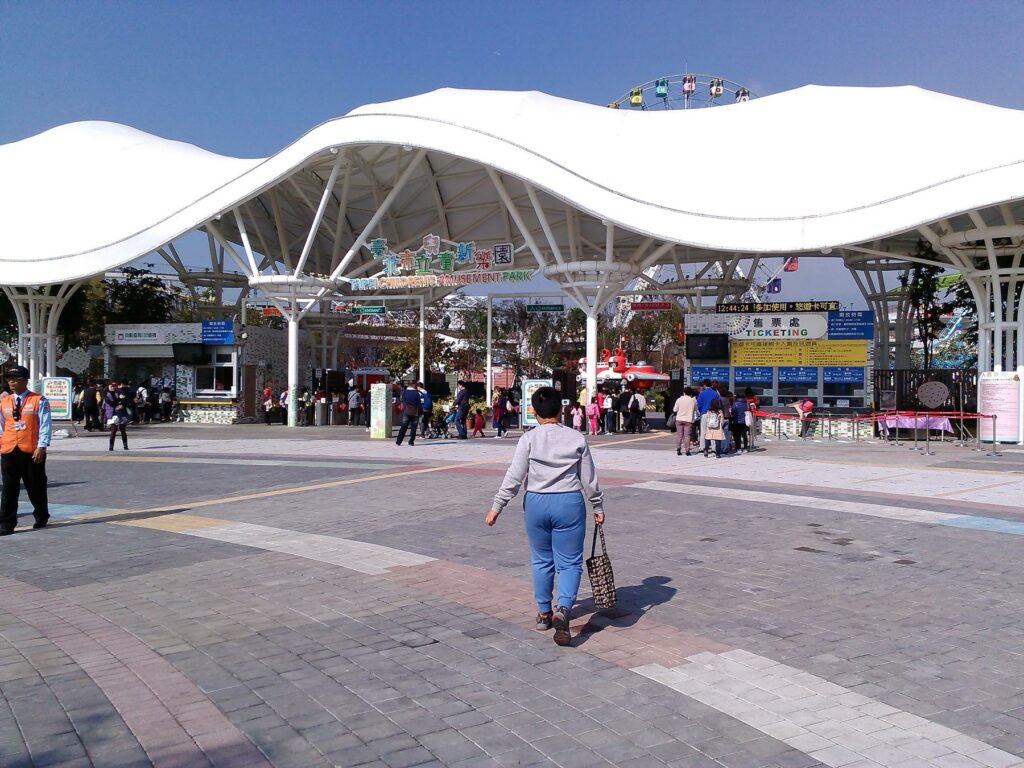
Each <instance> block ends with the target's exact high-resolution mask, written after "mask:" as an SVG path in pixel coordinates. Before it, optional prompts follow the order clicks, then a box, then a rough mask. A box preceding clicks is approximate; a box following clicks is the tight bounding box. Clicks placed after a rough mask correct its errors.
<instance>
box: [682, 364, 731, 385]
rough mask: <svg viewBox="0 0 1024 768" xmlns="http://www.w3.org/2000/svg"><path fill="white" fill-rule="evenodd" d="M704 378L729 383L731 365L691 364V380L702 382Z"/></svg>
mask: <svg viewBox="0 0 1024 768" xmlns="http://www.w3.org/2000/svg"><path fill="white" fill-rule="evenodd" d="M704 379H710V380H711V381H717V382H720V383H727V382H728V381H729V366H727V365H691V366H690V381H691V382H694V383H700V382H702V381H704Z"/></svg>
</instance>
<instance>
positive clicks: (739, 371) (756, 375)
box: [732, 365, 772, 384]
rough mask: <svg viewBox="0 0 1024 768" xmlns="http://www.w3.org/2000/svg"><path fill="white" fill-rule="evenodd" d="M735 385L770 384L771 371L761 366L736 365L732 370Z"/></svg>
mask: <svg viewBox="0 0 1024 768" xmlns="http://www.w3.org/2000/svg"><path fill="white" fill-rule="evenodd" d="M732 375H733V380H734V381H735V382H736V383H737V384H766V383H767V384H771V383H772V369H771V368H769V367H768V366H763V365H737V366H736V367H735V368H733V369H732Z"/></svg>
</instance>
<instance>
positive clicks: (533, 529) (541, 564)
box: [484, 387, 604, 645]
mask: <svg viewBox="0 0 1024 768" xmlns="http://www.w3.org/2000/svg"><path fill="white" fill-rule="evenodd" d="M530 402H531V403H532V404H533V410H534V412H535V413H536V415H537V422H538V426H537V428H536V429H532V430H530V431H529V432H527V433H526V434H524V435H523V436H522V437H521V438H519V443H518V444H517V445H516V452H515V455H514V456H513V457H512V464H511V465H510V466H509V468H508V471H507V472H506V473H505V479H504V480H502V483H501V488H499V489H498V492H497V494H495V496H494V504H493V505H492V507H491V510H490V512H488V513H487V516H486V518H484V522H485V523H487V525H494V524H495V523H496V522H497V521H498V516H499V515H500V514H501V512H502V510H503V509H504V508H505V506H506V505H507V504H508V503H509V502H510V501H511V500H512V499H513V498H514V497H515V495H516V494H517V493H519V489H520V488H521V487H522V486H523V484H524V483H525V484H526V489H527V492H526V497H525V498H524V499H523V510H524V511H525V513H526V536H527V539H528V540H529V542H530V563H531V568H532V571H533V593H534V598H535V599H536V601H537V630H538V631H546V630H548V629H551V627H552V626H553V627H554V628H555V643H557V644H558V645H569V643H570V641H571V639H572V638H571V635H570V633H569V614H570V612H571V611H572V607H573V604H574V603H575V602H576V593H577V592H578V591H579V587H580V577H581V576H582V574H583V539H584V536H585V534H586V529H587V507H586V504H585V503H584V501H583V493H582V491H583V489H584V488H586V489H587V490H588V492H589V498H590V504H591V506H592V507H593V508H594V522H595V523H596V524H597V525H600V524H601V523H603V522H604V493H603V492H602V491H601V487H600V485H599V483H598V480H597V469H596V468H595V467H594V458H593V456H591V454H590V448H589V446H588V445H587V440H586V438H585V437H584V436H583V435H581V434H580V433H579V431H577V430H573V429H569V428H568V427H566V426H563V425H562V424H560V423H559V414H560V413H561V410H562V397H561V394H560V393H559V392H558V391H557V390H556V389H555V388H554V387H541V388H540V389H538V390H537V391H536V392H534V393H533V397H532V398H530ZM556 577H557V583H558V595H557V598H556V599H555V601H554V609H553V610H552V600H551V597H552V591H553V590H554V588H555V581H556Z"/></svg>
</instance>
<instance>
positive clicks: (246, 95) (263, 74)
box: [0, 0, 1024, 299]
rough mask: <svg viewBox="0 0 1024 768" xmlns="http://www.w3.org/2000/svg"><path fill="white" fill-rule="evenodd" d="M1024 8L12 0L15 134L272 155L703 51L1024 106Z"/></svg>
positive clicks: (831, 277)
mask: <svg viewBox="0 0 1024 768" xmlns="http://www.w3.org/2000/svg"><path fill="white" fill-rule="evenodd" d="M1022 28H1024V2H1020V1H1019V0H1018V2H994V1H993V2H934V1H933V2H917V1H912V0H905V1H904V2H898V1H897V2H846V3H839V2H797V1H796V0H793V1H789V2H785V1H781V2H749V3H747V2H732V3H714V2H701V3H694V2H677V3H660V2H628V3H627V2H621V3H618V2H600V1H597V2H587V3H583V2H574V3H570V2H563V3H549V2H529V1H526V2H516V3H498V2H475V3H470V2H422V3H394V2H359V3H341V2H334V3H323V2H301V3H284V2H279V3H271V2H202V3H199V2H137V3H118V2H105V3H91V2H76V3H55V2H45V1H43V2H40V1H38V0H37V1H34V2H20V1H18V0H0V143H4V142H8V141H14V140H17V139H21V138H24V137H26V136H30V135H32V134H34V133H38V132H39V131H42V130H45V129H47V128H50V127H52V126H54V125H58V124H61V123H65V122H70V121H74V120H86V119H103V120H113V121H117V122H123V123H127V124H130V125H133V126H135V127H137V128H141V129H143V130H146V131H150V132H153V133H157V134H160V135H163V136H167V137H169V138H174V139H180V140H184V141H189V142H192V143H195V144H198V145H200V146H203V147H205V148H207V149H211V150H214V151H217V152H222V153H225V154H231V155H237V156H262V155H266V154H269V153H272V152H274V151H275V150H277V149H279V148H280V147H281V146H283V145H284V144H286V143H287V142H289V141H291V140H292V139H294V138H295V137H297V136H298V135H300V134H301V133H303V132H304V131H306V130H307V129H308V128H310V127H312V126H313V125H315V124H316V123H319V122H321V121H322V120H325V119H328V118H331V117H334V116H337V115H340V114H343V113H345V112H347V111H348V110H350V109H352V108H353V107H356V106H359V105H361V104H365V103H368V102H373V101H385V100H389V99H394V98H398V97H402V96H408V95H411V94H415V93H421V92H423V91H428V90H431V89H434V88H438V87H441V86H457V87H469V88H498V89H514V90H524V89H536V90H542V91H546V92H548V93H553V94H556V95H559V96H565V97H568V98H573V99H578V100H581V101H590V102H595V103H602V104H603V103H605V102H607V101H609V100H611V99H613V98H615V97H617V96H619V95H621V94H622V93H623V92H625V91H627V90H628V89H629V87H630V86H631V85H633V84H635V83H638V82H642V81H645V80H650V79H652V78H655V77H658V76H660V75H664V74H674V73H678V72H682V71H684V69H686V68H687V64H688V68H689V69H690V70H691V71H697V72H706V73H711V74H718V75H721V76H723V77H726V78H729V79H731V80H735V81H738V82H740V83H743V84H745V85H747V86H749V87H750V88H751V89H753V90H754V91H755V92H757V93H759V94H762V95H764V94H768V93H774V92H778V91H782V90H787V89H789V88H794V87H798V86H801V85H805V84H807V83H819V84H833V85H902V84H913V85H919V86H922V87H924V88H929V89H933V90H939V91H943V92H946V93H952V94H955V95H958V96H963V97H965V98H971V99H976V100H979V101H986V102H990V103H994V104H999V105H1002V106H1007V107H1015V108H1024V89H1021V87H1020V85H1019V84H1020V83H1021V82H1022V81H1024V78H1022V75H1024V64H1022V57H1021V46H1020V41H1019V31H1020V30H1021V29H1022ZM864 119H865V120H884V119H885V115H865V116H864ZM921 130H922V131H926V130H927V126H926V125H922V126H921ZM823 282H827V283H828V284H830V288H834V290H829V291H828V293H829V295H828V296H822V295H821V294H822V288H821V286H822V284H823ZM855 295H856V290H855V288H854V287H853V284H852V281H850V280H849V278H848V276H847V275H846V274H845V271H844V270H840V269H838V268H837V267H836V266H834V265H833V264H832V262H829V261H819V262H817V263H811V260H809V259H805V260H803V261H802V264H801V270H800V272H799V273H797V275H796V276H794V277H787V280H786V284H785V293H784V295H783V298H788V299H795V298H811V297H820V298H833V297H834V296H838V297H839V298H844V299H850V298H853V297H854V296H855Z"/></svg>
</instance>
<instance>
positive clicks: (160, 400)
mask: <svg viewBox="0 0 1024 768" xmlns="http://www.w3.org/2000/svg"><path fill="white" fill-rule="evenodd" d="M180 412H181V411H180V408H179V405H178V398H177V396H176V395H175V394H174V391H173V390H172V389H171V388H170V387H162V388H161V389H159V391H157V390H156V389H155V388H151V387H149V386H148V385H147V384H146V383H145V382H140V383H139V384H138V386H135V387H133V386H132V385H130V384H129V383H128V382H123V381H118V380H116V379H115V380H112V381H109V382H107V383H106V385H102V384H98V383H97V382H96V381H95V380H93V379H88V380H86V381H85V382H84V383H81V384H78V385H76V386H75V389H74V394H73V397H72V414H71V417H72V419H73V420H74V422H75V423H76V424H80V425H83V426H84V428H85V431H86V432H109V433H110V450H111V451H112V450H114V443H115V441H116V438H117V434H118V433H119V432H120V434H121V445H122V447H123V448H124V450H126V451H127V450H128V432H127V426H128V424H150V423H152V422H154V421H160V422H172V421H179V420H180V419H181V415H180Z"/></svg>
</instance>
